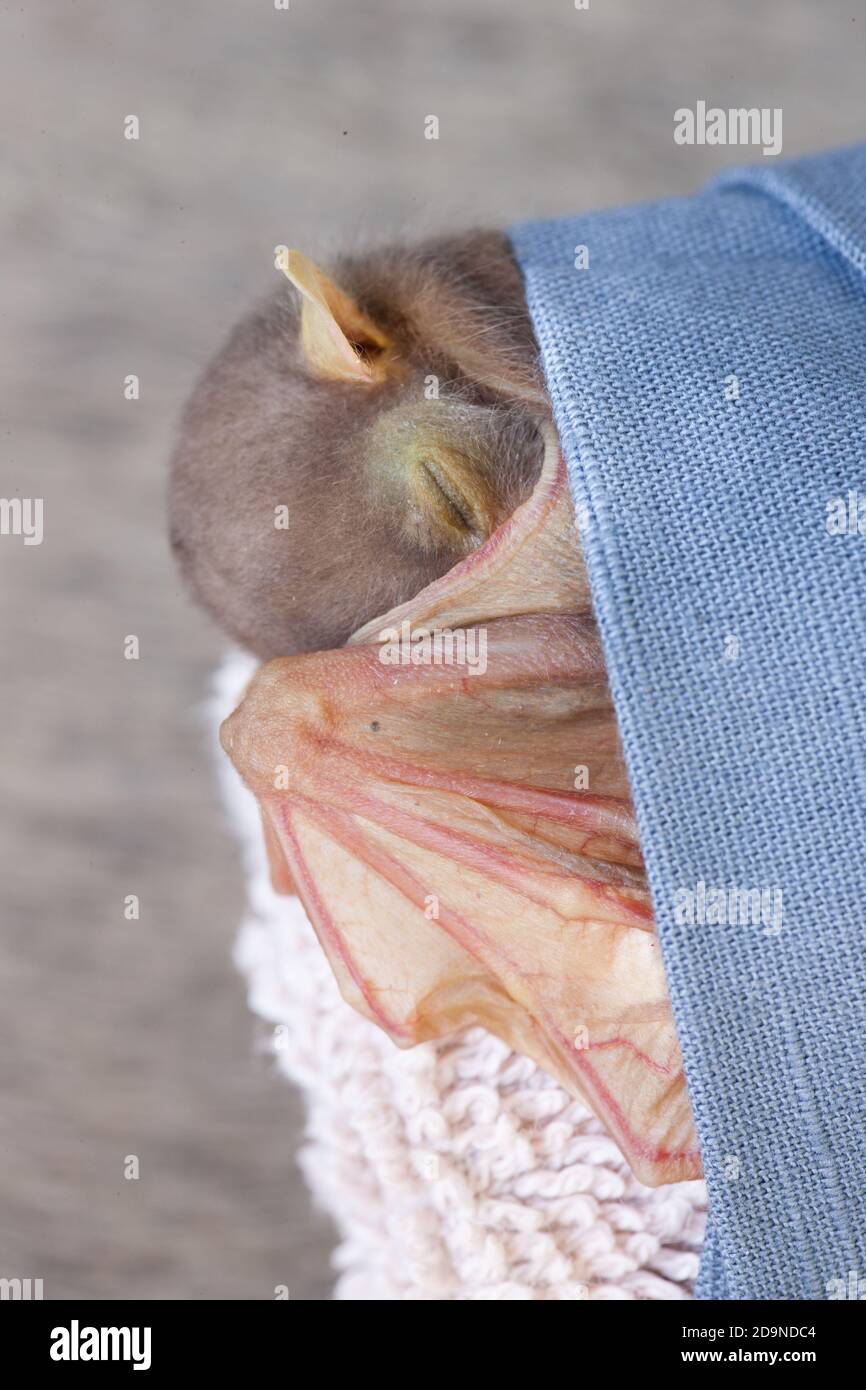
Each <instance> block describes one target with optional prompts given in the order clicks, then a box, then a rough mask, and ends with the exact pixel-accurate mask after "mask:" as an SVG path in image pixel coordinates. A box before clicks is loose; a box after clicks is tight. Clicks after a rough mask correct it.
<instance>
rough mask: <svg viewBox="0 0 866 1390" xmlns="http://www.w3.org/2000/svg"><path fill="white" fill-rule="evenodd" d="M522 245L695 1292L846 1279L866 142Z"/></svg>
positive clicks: (865, 632)
mask: <svg viewBox="0 0 866 1390" xmlns="http://www.w3.org/2000/svg"><path fill="white" fill-rule="evenodd" d="M511 237H512V242H513V245H514V248H515V251H516V254H517V257H518V260H519V262H520V265H521V268H522V271H523V275H524V278H525V283H526V291H527V297H528V302H529V308H530V312H531V314H532V318H533V321H534V324H535V329H536V333H537V336H538V340H539V343H540V346H541V352H542V358H543V363H544V369H545V373H546V377H547V383H548V388H549V390H550V394H551V398H552V401H553V406H554V411H555V415H556V421H557V425H558V428H559V432H560V435H561V438H562V443H563V448H564V451H565V455H566V459H567V462H568V467H569V472H570V477H571V482H572V487H573V490H574V495H575V501H576V503H577V506H578V518H579V520H580V524H581V527H582V533H583V540H584V543H585V547H586V553H587V563H588V567H589V574H590V580H591V583H592V587H593V594H594V602H595V607H596V612H597V616H598V620H599V624H600V627H601V632H602V638H603V641H604V647H605V653H606V657H607V663H608V670H609V673H610V680H611V687H612V692H613V698H614V701H615V705H616V710H617V715H618V718H619V725H620V730H621V733H622V739H623V744H624V748H625V755H626V759H627V763H628V768H629V774H630V778H631V784H632V790H633V794H634V800H635V805H636V809H637V815H638V822H639V826H640V833H641V841H642V845H643V849H644V854H645V857H646V863H647V870H648V875H649V882H650V888H651V891H652V896H653V902H654V907H655V915H656V921H657V923H658V930H659V934H660V938H661V943H662V949H663V953H664V959H665V963H666V967H667V973H668V981H669V986H670V993H671V999H672V1004H673V1010H674V1017H675V1020H676V1024H677V1028H678V1032H679V1037H680V1043H681V1046H682V1051H683V1056H684V1060H685V1067H686V1077H687V1081H688V1085H689V1092H690V1095H691V1099H692V1104H693V1107H694V1113H695V1120H696V1124H697V1129H698V1136H699V1140H700V1144H701V1149H702V1152H703V1157H704V1166H705V1170H706V1176H707V1182H708V1186H709V1193H710V1213H711V1219H710V1232H709V1235H708V1239H707V1245H706V1249H705V1253H704V1259H703V1262H702V1266H701V1275H700V1280H699V1286H698V1295H699V1296H701V1297H707V1298H729V1299H742V1298H764V1299H778V1298H799V1299H822V1298H827V1297H829V1296H831V1293H832V1291H833V1290H834V1289H838V1287H839V1285H836V1284H834V1283H833V1281H835V1280H838V1281H843V1280H848V1286H847V1287H849V1288H850V1287H851V1286H852V1285H851V1274H852V1272H854V1273H855V1274H856V1275H858V1276H859V1277H860V1278H862V1279H864V1280H866V1064H864V1056H866V1041H864V1039H866V967H864V954H866V952H864V940H866V920H864V916H866V534H861V532H860V530H859V525H858V518H859V517H860V516H862V518H863V522H862V527H863V532H866V279H864V272H866V146H863V147H858V148H855V149H850V150H843V151H840V152H838V153H834V154H830V155H821V156H817V157H811V158H807V159H799V160H792V161H789V162H787V163H781V164H780V163H776V162H773V163H770V162H768V161H765V162H764V163H763V164H762V165H761V166H759V167H755V168H748V169H745V170H740V171H736V172H734V173H727V174H725V175H724V176H723V177H722V178H720V179H718V180H717V181H716V182H714V183H713V184H711V185H710V186H709V188H708V189H706V190H705V191H703V192H702V193H700V194H699V195H697V196H695V197H692V198H685V199H673V200H667V201H664V202H659V203H652V204H648V205H645V206H639V207H629V208H625V209H620V210H616V211H613V212H603V213H597V214H593V215H588V216H583V217H578V218H569V219H564V220H561V221H554V222H533V223H528V224H524V225H521V226H519V227H517V228H516V229H515V230H513V231H512V233H511ZM580 247H585V248H586V253H582V252H578V253H577V256H576V248H580ZM586 254H588V265H587V266H586V268H582V269H578V268H576V265H575V262H576V260H577V262H578V263H581V262H582V261H585V259H586ZM849 494H855V495H854V496H849ZM861 498H862V499H863V506H862V509H860V510H858V508H859V500H860V499H861ZM730 890H738V892H737V893H736V894H735V893H732V892H731V891H730ZM756 890H764V896H763V897H761V895H760V894H759V893H756ZM702 894H703V896H702ZM711 901H712V903H713V907H712V908H711V907H710V906H709V904H710V902H711ZM758 901H760V902H761V903H762V904H763V907H764V908H766V911H763V909H762V911H761V913H760V914H759V913H758V911H757V906H756V904H757V902H758ZM744 904H751V911H749V910H746V908H745V907H744ZM863 1292H864V1293H866V1283H864V1285H863ZM836 1296H839V1295H838V1293H837V1295H836ZM849 1296H850V1295H849Z"/></svg>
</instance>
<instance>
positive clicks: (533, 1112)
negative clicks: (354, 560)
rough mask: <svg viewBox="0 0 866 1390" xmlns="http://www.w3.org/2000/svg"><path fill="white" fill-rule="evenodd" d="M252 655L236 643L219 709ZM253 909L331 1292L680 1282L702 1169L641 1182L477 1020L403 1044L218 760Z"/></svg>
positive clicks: (619, 1292)
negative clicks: (267, 847)
mask: <svg viewBox="0 0 866 1390" xmlns="http://www.w3.org/2000/svg"><path fill="white" fill-rule="evenodd" d="M254 669H255V663H254V661H252V659H250V658H248V657H246V656H244V655H241V654H235V655H233V656H231V657H230V658H228V660H227V661H226V663H225V665H224V666H223V668H222V670H221V671H220V673H219V676H218V678H217V684H216V694H215V698H214V701H213V705H212V712H213V716H214V718H215V719H216V720H219V719H222V718H223V717H224V716H225V715H227V714H228V713H230V711H231V710H232V709H233V708H234V706H235V705H236V704H237V702H238V699H239V698H240V694H241V691H242V689H243V687H244V685H245V683H246V681H247V680H248V679H249V677H250V675H251V674H252V672H253V670H254ZM221 776H222V780H223V786H224V791H225V798H226V802H227V805H228V808H229V812H230V814H231V817H232V820H233V822H234V824H235V826H236V829H237V831H238V833H239V835H240V837H241V841H242V844H243V847H244V862H245V867H246V871H247V878H248V883H249V908H248V912H247V916H246V919H245V921H244V923H243V926H242V927H241V931H240V936H239V938H238V943H237V948H236V960H237V963H238V966H239V967H240V969H241V970H242V972H243V974H244V975H245V976H246V979H247V981H248V985H249V997H250V1005H251V1007H252V1009H253V1010H254V1011H255V1012H256V1013H257V1014H259V1015H260V1016H261V1017H262V1018H264V1019H265V1020H267V1021H268V1022H269V1023H270V1024H271V1025H272V1026H273V1029H274V1052H275V1055H276V1056H277V1058H278V1061H279V1065H280V1067H281V1069H282V1070H283V1071H284V1072H285V1074H286V1076H287V1077H289V1078H290V1080H292V1081H293V1082H295V1083H296V1084H297V1085H298V1086H300V1087H301V1088H302V1090H303V1092H304V1095H305V1098H306V1102H307V1108H308V1116H309V1120H308V1128H307V1137H306V1141H305V1144H304V1147H303V1149H302V1151H301V1155H300V1162H301V1165H302V1168H303V1170H304V1173H305V1175H306V1178H307V1181H308V1183H309V1185H310V1187H311V1189H312V1191H313V1193H314V1194H315V1196H316V1198H317V1199H318V1201H319V1202H320V1203H321V1204H322V1205H323V1206H324V1207H326V1208H327V1210H328V1211H329V1212H330V1213H331V1214H332V1216H333V1218H334V1220H335V1222H336V1224H337V1226H338V1228H339V1230H340V1232H341V1236H342V1242H341V1244H340V1246H339V1248H338V1250H337V1253H336V1256H335V1263H336V1266H337V1268H338V1270H339V1277H338V1280H337V1286H336V1296H337V1297H338V1298H342V1299H354V1300H362V1299H376V1300H392V1299H434V1300H435V1299H446V1300H451V1299H521V1300H536V1299H583V1298H589V1299H596V1298H604V1299H610V1298H614V1299H636V1298H641V1299H658V1298H661V1299H680V1298H689V1297H690V1296H691V1289H692V1284H693V1281H694V1278H695V1275H696V1273H697V1267H698V1257H699V1253H700V1248H701V1244H702V1241H703V1233H704V1223H705V1206H706V1199H705V1193H704V1185H703V1183H701V1182H688V1183H680V1184H677V1185H676V1186H671V1187H660V1188H647V1187H644V1186H643V1185H642V1184H641V1183H639V1182H638V1181H637V1180H636V1179H635V1178H634V1177H632V1175H631V1173H630V1172H629V1170H628V1168H627V1167H626V1165H625V1163H624V1162H623V1160H622V1158H621V1157H620V1155H619V1151H618V1149H617V1147H616V1145H615V1144H614V1143H613V1141H612V1140H611V1139H609V1138H608V1137H607V1136H606V1135H605V1134H604V1133H603V1132H602V1130H601V1126H600V1125H599V1123H598V1121H597V1120H596V1119H595V1118H594V1117H593V1115H592V1114H591V1113H590V1111H589V1110H588V1109H587V1108H586V1106H585V1105H582V1104H581V1103H580V1102H579V1101H576V1100H573V1099H572V1098H571V1097H570V1096H569V1095H567V1094H566V1092H565V1091H563V1090H562V1088H561V1087H560V1086H558V1085H557V1084H556V1082H555V1081H553V1080H551V1078H550V1077H548V1076H546V1075H545V1073H544V1072H543V1071H541V1070H540V1069H539V1068H538V1067H537V1066H535V1064H534V1063H533V1062H530V1061H529V1060H528V1059H527V1058H525V1057H521V1056H519V1055H518V1054H517V1053H515V1052H512V1051H511V1049H510V1048H508V1047H507V1046H506V1045H505V1044H504V1043H502V1042H500V1041H499V1039H498V1038H494V1037H492V1036H491V1035H490V1034H488V1033H486V1032H485V1031H484V1030H483V1029H481V1028H473V1029H470V1030H468V1031H467V1032H465V1033H462V1034H460V1035H458V1036H456V1037H454V1038H451V1039H448V1040H446V1041H443V1042H436V1043H423V1044H421V1045H420V1046H418V1047H415V1048H412V1049H410V1050H409V1051H407V1052H402V1051H400V1050H399V1049H398V1048H396V1047H395V1046H394V1044H393V1043H392V1042H391V1041H390V1039H389V1038H388V1037H386V1036H385V1034H384V1033H382V1032H381V1031H380V1030H379V1029H378V1028H376V1027H375V1025H374V1024H372V1023H369V1022H368V1021H367V1020H366V1019H364V1018H362V1017H360V1015H358V1014H356V1013H355V1012H354V1010H353V1009H351V1008H350V1007H349V1006H348V1004H346V1003H345V1002H344V1001H343V999H342V998H341V996H340V994H339V991H338V989H337V986H336V983H335V981H334V978H333V976H332V974H331V970H330V967H329V966H328V964H327V961H326V959H325V956H324V954H323V952H322V950H321V948H320V947H319V944H318V942H317V941H316V937H315V934H314V932H313V929H312V927H311V926H310V923H309V921H308V920H307V917H306V915H305V913H304V911H303V908H302V907H301V905H300V903H299V901H298V899H297V898H285V897H281V896H278V895H277V894H275V893H274V892H273V890H272V889H271V886H270V880H269V876H268V870H267V864H266V861H265V856H264V847H263V844H262V834H261V826H260V821H259V815H258V809H257V807H256V804H255V801H254V799H253V797H252V796H251V795H250V793H249V792H247V790H246V789H245V788H244V787H243V786H242V785H241V783H240V781H239V780H238V778H237V776H236V774H235V772H234V770H233V769H232V768H231V767H230V765H229V764H228V761H227V760H226V759H222V760H221Z"/></svg>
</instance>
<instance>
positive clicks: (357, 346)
mask: <svg viewBox="0 0 866 1390" xmlns="http://www.w3.org/2000/svg"><path fill="white" fill-rule="evenodd" d="M281 268H282V269H283V270H284V271H285V273H286V275H287V276H288V278H289V279H290V280H291V281H292V284H293V285H294V287H295V288H294V290H291V289H289V288H288V287H287V286H286V285H285V283H284V282H281V285H280V288H279V289H278V290H277V291H275V292H274V293H273V294H272V295H271V296H270V297H269V298H268V299H266V300H265V301H264V302H263V303H262V304H260V305H259V306H258V307H257V308H255V309H254V310H253V311H252V312H251V313H250V314H249V315H248V316H247V317H246V318H245V319H243V321H242V322H241V323H240V324H239V325H238V326H237V327H236V328H235V330H234V332H233V333H232V334H231V336H230V337H229V340H228V342H227V343H226V344H225V346H224V347H223V348H222V350H221V351H220V352H219V353H218V354H217V356H216V357H215V359H214V360H213V361H212V363H211V364H210V366H209V367H208V368H207V370H206V372H205V374H204V376H203V378H202V380H201V381H200V383H199V384H198V386H197V388H196V389H195V391H194V393H193V396H192V398H191V400H190V402H189V404H188V406H187V408H186V411H185V413H184V415H183V419H182V423H181V430H180V438H179V441H178V445H177V448H176V450H175V454H174V458H173V462H172V469H171V481H170V493H169V514H170V533H171V543H172V548H173V550H174V552H175V554H176V556H177V558H178V560H179V562H180V566H181V569H182V571H183V573H184V575H185V576H186V579H187V580H188V582H189V584H190V585H191V587H192V590H193V592H194V593H195V595H196V596H197V597H198V599H199V600H200V602H201V603H202V604H203V605H204V606H205V608H207V609H208V610H209V611H210V613H211V614H212V615H213V616H214V617H215V618H216V619H217V621H218V622H219V623H220V625H221V626H222V627H223V628H224V629H225V630H226V631H227V632H228V633H229V635H230V636H231V637H233V638H234V639H235V640H236V641H237V642H239V643H240V644H241V645H243V646H244V647H246V648H248V649H249V650H250V651H252V652H253V653H255V654H256V655H257V656H259V657H261V658H263V659H269V658H272V657H276V656H286V655H291V654H293V653H295V652H300V651H312V650H322V649H327V648H332V647H336V646H340V645H342V643H343V642H345V641H346V639H347V638H348V637H349V635H350V634H351V633H352V632H353V631H354V630H355V629H356V628H357V627H359V626H360V625H361V624H362V623H364V622H366V621H367V620H368V619H370V618H372V617H373V616H374V615H375V614H377V613H381V612H384V611H385V610H387V609H388V608H390V607H392V606H393V605H395V604H399V603H401V602H403V601H405V600H407V599H409V598H410V597H412V596H413V595H414V594H416V593H418V591H419V590H420V589H422V588H423V587H424V586H425V585H427V584H429V583H430V582H431V581H432V580H434V579H436V578H438V577H439V576H441V575H443V574H445V573H446V572H447V571H448V570H450V569H451V568H452V567H453V566H454V565H455V564H456V563H457V562H458V561H459V560H460V559H462V558H463V557H464V556H465V555H467V554H468V553H469V552H471V551H472V550H474V549H477V548H478V547H479V546H480V545H481V544H483V542H484V541H485V540H486V539H487V538H488V537H489V536H490V535H491V534H492V533H493V531H495V530H496V528H497V527H498V526H499V525H500V524H501V523H502V521H503V520H504V519H505V518H506V517H507V516H508V515H510V514H511V513H512V512H513V511H514V509H515V507H516V506H517V505H518V504H519V503H520V502H521V501H523V500H524V499H525V498H526V497H527V496H528V495H529V493H530V492H531V490H532V487H533V485H534V483H535V481H536V479H537V477H538V475H539V471H540V467H541V457H542V453H543V445H542V437H541V433H540V429H539V421H540V420H542V419H543V418H545V417H546V416H547V414H548V413H549V406H548V402H547V398H546V395H545V391H544V386H543V381H542V377H541V373H540V369H539V367H538V352H537V347H536V343H535V339H534V335H533V331H532V327H531V324H530V321H529V316H528V313H527V310H526V305H525V301H524V295H523V288H522V282H521V278H520V274H519V271H518V269H517V266H516V264H515V262H514V259H513V256H512V253H511V250H510V247H509V245H508V242H507V241H506V239H505V237H504V236H502V235H500V234H498V233H495V232H488V231H477V232H467V233H464V234H461V235H457V236H449V237H442V238H438V239H431V240H428V241H426V242H421V243H420V244H418V245H417V246H415V247H407V246H390V247H386V248H382V249H378V250H374V251H370V252H367V253H363V254H357V255H350V256H344V257H342V258H340V259H339V260H338V261H337V262H336V263H335V265H334V267H333V272H332V274H331V275H326V274H325V273H324V272H323V271H322V270H320V269H319V267H318V266H316V265H315V264H314V263H313V262H312V261H310V260H309V259H308V258H307V257H306V256H303V255H301V254H300V253H299V252H296V251H289V252H288V253H287V254H285V253H284V261H283V263H282V265H281Z"/></svg>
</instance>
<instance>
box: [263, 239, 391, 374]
mask: <svg viewBox="0 0 866 1390" xmlns="http://www.w3.org/2000/svg"><path fill="white" fill-rule="evenodd" d="M280 269H281V270H282V272H283V274H284V275H286V276H287V277H288V279H289V280H291V282H292V284H293V285H294V286H295V288H296V289H297V290H300V293H301V296H302V300H303V302H302V304H301V344H302V346H303V349H304V356H305V357H306V359H307V366H308V367H309V368H310V371H311V372H313V373H314V374H315V375H316V376H320V377H323V378H325V379H326V380H328V381H356V382H368V383H377V382H380V381H384V380H386V379H387V378H389V377H392V376H394V375H395V373H396V371H397V366H396V359H395V354H394V352H393V347H392V343H391V339H390V338H389V337H388V335H387V334H386V333H383V331H382V329H381V328H378V327H377V326H376V324H375V323H374V322H373V320H372V319H371V318H368V316H367V315H366V314H365V313H364V312H363V310H361V309H359V307H358V305H357V304H356V303H355V301H354V300H353V299H352V298H351V296H350V295H348V294H346V293H345V291H344V290H341V289H340V287H339V285H335V284H334V282H333V280H330V279H329V278H328V276H327V275H326V274H325V272H324V271H323V270H320V269H319V267H318V266H317V265H316V263H315V262H314V261H311V260H310V258H309V256H305V255H303V253H302V252H300V251H289V252H287V253H286V254H285V255H284V257H283V258H282V261H281V263H280Z"/></svg>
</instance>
